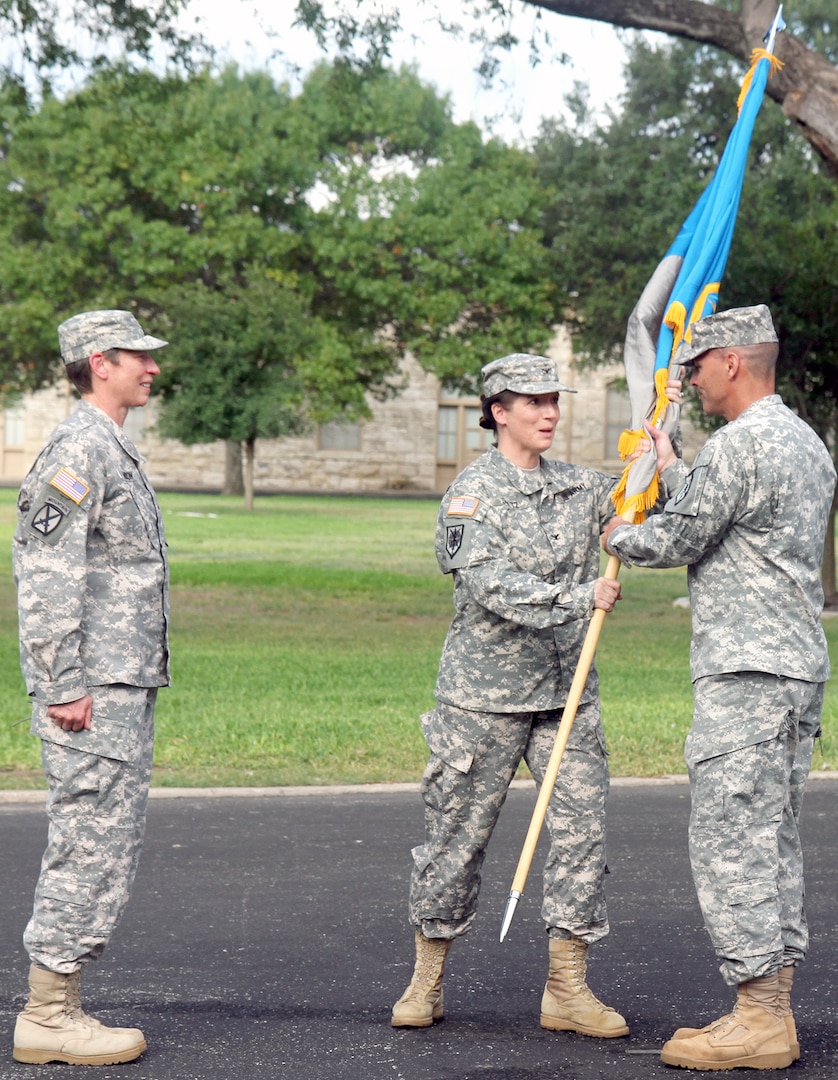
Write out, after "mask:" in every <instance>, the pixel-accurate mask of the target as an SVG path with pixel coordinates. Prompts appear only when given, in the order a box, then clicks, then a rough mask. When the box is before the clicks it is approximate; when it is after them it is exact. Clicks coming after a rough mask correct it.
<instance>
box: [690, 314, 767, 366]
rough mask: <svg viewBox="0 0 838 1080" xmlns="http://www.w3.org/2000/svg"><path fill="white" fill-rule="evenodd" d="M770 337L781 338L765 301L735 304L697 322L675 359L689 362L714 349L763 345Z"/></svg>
mask: <svg viewBox="0 0 838 1080" xmlns="http://www.w3.org/2000/svg"><path fill="white" fill-rule="evenodd" d="M769 341H777V331H776V330H775V329H774V322H773V320H772V318H771V312H770V311H769V310H768V308H767V307H766V306H765V304H757V306H756V307H743V308H731V309H730V310H729V311H717V312H716V313H715V314H714V315H707V316H706V317H705V318H703V319H698V320H697V322H694V323H693V326H692V333H691V338H690V340H689V341H684V342H683V343H682V345H681V347H680V349H679V351H678V355H677V356H676V357H675V359H676V361H677V362H678V363H679V364H689V363H690V362H691V361H692V360H695V359H696V357H699V356H701V355H702V353H706V352H708V351H709V350H710V349H725V348H728V347H730V346H734V345H762V344H764V343H765V342H769Z"/></svg>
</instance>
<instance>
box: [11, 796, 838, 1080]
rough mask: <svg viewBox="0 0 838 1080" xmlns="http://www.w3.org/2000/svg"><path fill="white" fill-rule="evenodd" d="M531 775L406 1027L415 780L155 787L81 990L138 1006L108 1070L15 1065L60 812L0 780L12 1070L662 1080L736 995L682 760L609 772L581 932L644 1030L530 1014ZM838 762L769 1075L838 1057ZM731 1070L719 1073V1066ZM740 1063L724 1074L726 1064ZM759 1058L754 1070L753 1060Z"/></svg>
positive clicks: (40, 1073) (540, 972) (170, 1076)
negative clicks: (693, 846) (436, 978)
mask: <svg viewBox="0 0 838 1080" xmlns="http://www.w3.org/2000/svg"><path fill="white" fill-rule="evenodd" d="M534 799H535V796H534V789H532V788H531V787H525V788H522V787H516V788H515V789H514V790H513V791H512V792H511V793H510V796H509V799H508V801H507V804H506V806H505V808H504V811H503V813H502V815H501V820H500V824H499V825H498V828H497V830H496V833H495V836H494V838H493V840H492V844H491V846H490V849H489V854H488V857H487V860H486V864H485V869H484V882H483V890H482V894H481V909H480V913H479V915H478V919H477V922H476V924H475V927H474V929H473V931H472V933H471V934H469V935H468V936H467V937H466V938H464V939H462V940H460V941H457V942H455V944H454V947H453V949H452V950H451V953H450V954H449V960H448V965H447V969H446V981H445V987H446V989H445V1006H446V1016H445V1020H444V1021H442V1022H441V1023H438V1024H435V1025H434V1026H433V1027H432V1028H427V1029H422V1030H410V1029H407V1030H405V1029H393V1028H391V1027H390V1025H389V1014H390V1008H391V1006H392V1004H393V1002H394V1001H395V999H396V998H397V997H398V996H399V995H400V993H401V992H402V990H403V989H404V986H405V985H406V984H407V981H408V979H409V977H410V972H411V968H412V950H413V942H412V931H411V929H410V927H409V926H408V924H407V921H406V893H407V882H408V873H409V866H410V855H409V851H410V848H411V847H412V846H413V845H414V844H415V843H417V842H418V840H419V838H420V836H421V830H422V808H421V801H420V798H419V796H418V794H417V792H416V790H415V789H411V790H401V789H384V790H381V789H376V790H372V791H357V790H346V791H338V792H331V791H323V790H320V791H318V792H316V793H309V794H306V795H302V796H300V795H297V794H296V793H292V792H284V793H281V794H280V793H272V794H270V795H268V794H264V793H263V794H262V795H259V794H255V795H234V796H232V797H231V796H229V795H228V796H226V797H214V796H213V795H211V794H205V793H193V794H189V795H187V796H185V797H168V798H161V797H156V798H154V799H153V800H152V803H151V807H150V811H149V821H148V834H147V840H146V846H145V851H144V853H143V859H142V862H141V865H140V871H139V875H138V878H137V882H136V885H135V888H134V893H133V896H132V899H131V903H130V905H129V908H128V911H127V913H126V915H125V917H124V918H123V921H122V923H121V924H120V926H119V928H118V929H117V932H116V935H115V937H114V940H113V941H112V943H111V945H110V947H109V948H108V950H107V951H106V953H105V955H104V956H103V958H102V959H101V960H100V961H99V962H98V963H97V964H94V965H91V966H90V967H88V969H87V970H86V972H85V975H84V978H83V983H82V990H83V998H84V1001H85V1006H86V1008H87V1009H88V1011H89V1012H91V1013H93V1014H94V1015H98V1016H99V1017H100V1018H101V1019H102V1020H104V1021H106V1022H109V1023H114V1024H121V1025H130V1026H138V1027H141V1028H142V1029H143V1030H144V1032H145V1034H146V1038H147V1040H148V1044H149V1048H148V1050H147V1052H146V1053H145V1054H144V1055H143V1056H142V1058H140V1059H139V1060H138V1061H136V1062H132V1063H129V1064H126V1065H119V1066H113V1067H112V1068H111V1069H109V1070H103V1069H102V1068H99V1069H91V1068H84V1067H82V1068H77V1067H71V1066H66V1065H45V1066H43V1065H42V1066H33V1065H19V1064H17V1063H15V1062H14V1061H13V1060H12V1057H11V1039H12V1029H13V1026H14V1017H15V1014H16V1013H17V1012H18V1010H19V1009H20V1008H21V1006H22V1003H23V999H24V982H25V974H26V970H27V961H26V957H25V955H24V953H23V950H22V946H21V943H20V937H21V933H22V930H23V927H24V925H25V923H26V920H27V918H28V915H29V910H30V905H31V896H32V889H33V887H34V883H35V878H36V875H37V870H38V864H39V860H40V856H41V852H42V850H43V845H44V840H45V836H46V821H45V817H44V813H43V808H42V806H40V805H38V804H36V803H32V802H3V803H0V829H2V834H1V835H2V840H0V850H1V851H2V874H0V927H2V933H3V942H4V944H3V949H2V961H0V1080H26V1078H27V1077H36V1076H37V1077H43V1078H46V1080H52V1078H54V1077H64V1078H67V1077H69V1076H70V1074H72V1077H73V1078H77V1077H78V1078H81V1077H83V1076H85V1075H91V1076H93V1075H97V1076H101V1075H102V1073H103V1072H106V1073H107V1074H108V1075H119V1076H124V1077H125V1078H126V1080H548V1078H549V1080H552V1078H555V1077H566V1078H569V1080H606V1078H607V1080H641V1078H642V1080H647V1078H649V1080H654V1078H656V1077H669V1078H674V1077H677V1076H683V1077H686V1076H695V1075H697V1074H694V1073H688V1072H686V1071H685V1070H680V1069H672V1068H669V1067H667V1066H665V1065H662V1064H661V1063H660V1061H659V1058H658V1054H659V1051H660V1047H661V1044H662V1043H663V1041H664V1040H665V1039H666V1038H668V1037H669V1036H670V1035H671V1033H672V1031H673V1030H674V1028H676V1027H678V1026H679V1025H682V1024H690V1025H695V1026H698V1025H700V1024H703V1023H706V1022H707V1021H709V1020H711V1019H714V1018H715V1017H717V1016H719V1015H720V1014H722V1013H723V1012H726V1011H727V1010H728V1009H729V1007H730V1005H731V1003H732V1000H733V995H732V992H731V991H730V990H729V989H727V988H726V987H725V986H724V984H723V983H722V980H721V977H720V976H719V974H718V971H717V969H716V964H715V961H714V958H713V955H712V951H711V949H710V946H709V941H708V939H707V936H706V934H705V931H704V929H703V926H702V923H701V917H700V913H699V910H698V907H697V904H696V901H695V896H694V892H693V888H692V883H691V879H690V874H689V867H688V863H687V855H686V828H687V818H688V814H689V792H688V788H687V786H686V785H685V784H683V783H668V784H667V783H664V784H655V783H615V785H614V787H613V788H612V793H611V800H610V804H609V866H610V871H611V872H610V876H609V879H608V897H609V913H610V918H611V934H610V936H609V937H608V938H607V939H606V941H605V942H603V943H601V944H599V945H597V946H595V947H593V948H592V949H591V952H590V969H589V982H590V984H591V986H592V988H593V989H594V991H595V992H596V993H597V994H598V995H599V996H600V997H602V998H603V999H604V1000H605V1001H607V1002H608V1003H609V1004H612V1005H614V1006H615V1007H616V1008H618V1009H619V1010H620V1011H621V1012H622V1013H623V1014H624V1015H625V1016H626V1018H627V1020H628V1022H629V1026H630V1028H631V1034H630V1035H629V1036H628V1037H626V1038H621V1039H607V1040H606V1039H588V1038H585V1037H583V1036H579V1035H574V1034H568V1033H563V1032H548V1031H544V1030H543V1029H542V1028H541V1027H540V1026H539V1023H538V1016H539V1003H540V998H541V992H542V988H543V984H544V980H545V977H546V966H547V943H546V938H545V935H544V931H543V929H542V927H541V922H540V918H539V907H540V903H539V893H540V888H541V882H540V872H539V867H540V862H541V859H542V857H543V850H542V848H541V847H539V850H538V851H537V852H536V856H535V860H534V863H533V870H532V872H531V874H530V879H529V881H528V883H527V888H526V890H525V893H524V896H523V898H522V900H521V902H520V903H519V905H518V909H517V912H516V915H515V919H514V922H513V924H512V928H511V930H510V932H509V934H508V936H507V938H506V940H505V941H504V943H503V944H501V943H500V942H499V940H498V937H499V930H500V924H501V919H502V917H503V912H504V908H505V906H506V898H507V895H508V892H509V887H510V883H511V880H512V876H513V874H514V871H515V867H516V864H517V860H518V855H519V853H520V849H521V844H522V842H523V839H524V836H525V833H526V829H527V825H528V824H529V820H530V815H531V812H532V807H533V804H534ZM836 800H838V778H836V779H817V780H813V781H811V782H810V785H809V790H808V792H807V796H806V805H805V807H804V820H803V834H804V843H805V850H806V860H807V871H806V880H807V904H808V913H809V922H810V928H811V935H812V941H811V951H810V958H809V959H808V960H807V962H806V963H805V964H804V965H803V966H802V967H800V968H799V969H798V974H797V978H796V982H795V1000H794V1004H795V1016H796V1020H797V1026H798V1031H799V1037H800V1044H801V1049H802V1056H801V1059H800V1061H799V1062H797V1063H796V1064H795V1065H793V1066H791V1067H790V1068H788V1069H784V1070H776V1071H772V1072H771V1073H769V1074H766V1075H770V1076H772V1077H774V1076H776V1077H789V1078H791V1080H814V1078H818V1080H835V1078H836V1077H838V985H836V978H835V969H836V960H838V944H837V943H836V937H835V927H836V925H838V864H837V863H836V859H835V819H836ZM709 1075H717V1074H709ZM726 1075H730V1074H726ZM749 1075H754V1074H753V1073H749Z"/></svg>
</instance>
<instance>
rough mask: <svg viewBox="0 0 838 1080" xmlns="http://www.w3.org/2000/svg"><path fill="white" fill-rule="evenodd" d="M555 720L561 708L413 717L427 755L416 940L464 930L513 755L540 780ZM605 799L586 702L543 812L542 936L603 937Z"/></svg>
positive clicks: (414, 884)
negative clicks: (545, 843) (545, 836)
mask: <svg viewBox="0 0 838 1080" xmlns="http://www.w3.org/2000/svg"><path fill="white" fill-rule="evenodd" d="M560 719H561V709H557V710H552V711H549V712H537V713H477V712H467V711H465V710H463V709H457V708H454V707H453V706H451V705H445V704H440V705H438V706H437V708H436V709H435V710H434V712H432V713H426V714H425V716H423V717H422V726H423V730H424V733H425V737H426V739H427V741H428V745H429V747H430V750H431V756H430V760H429V761H428V765H427V767H426V769H425V773H424V776H423V779H422V797H423V799H424V803H425V840H424V843H423V844H420V845H419V846H418V847H415V848H414V849H413V851H412V855H413V873H412V875H411V883H410V904H409V914H410V921H411V922H412V923H413V925H414V926H416V927H419V928H420V929H421V930H422V932H423V933H424V935H425V936H426V937H432V938H454V937H457V936H459V935H460V934H464V933H466V931H467V930H469V929H470V927H471V925H472V923H473V921H474V917H475V914H476V911H477V902H478V894H479V891H480V879H481V871H482V867H483V861H484V857H485V853H486V847H487V845H488V843H489V839H490V838H491V835H492V831H493V829H494V827H495V824H496V823H497V820H498V815H499V814H500V810H501V807H502V806H503V804H504V801H505V800H506V795H507V791H508V789H509V784H510V782H511V781H512V779H513V777H514V776H515V772H516V770H517V768H518V765H519V763H520V762H521V760H522V759H523V760H524V761H525V762H526V763H527V765H528V767H529V769H530V771H531V772H532V774H533V776H534V778H535V780H536V783H538V784H540V783H541V781H542V778H543V776H544V770H545V768H546V766H547V762H548V759H549V757H550V753H551V751H552V749H553V744H554V742H555V738H556V731H557V728H558V724H559V721H560ZM607 794H608V764H607V761H606V755H605V737H604V734H603V731H602V724H601V722H600V711H599V703H598V702H590V703H586V704H584V705H581V706H580V707H579V709H578V711H577V715H576V721H575V723H574V726H573V729H572V731H571V734H570V739H569V741H568V745H567V749H566V751H565V754H564V757H563V759H562V764H561V768H560V769H559V775H558V778H557V781H556V784H555V787H554V791H553V795H552V797H551V799H550V802H549V804H548V808H547V815H546V826H547V831H548V835H549V840H550V847H549V851H548V854H547V860H546V863H545V865H544V872H543V904H542V910H541V914H542V918H543V920H544V922H545V924H546V926H547V928H548V930H549V931H550V933H551V935H552V936H556V937H568V936H569V935H570V934H574V935H576V936H577V937H580V938H582V939H583V940H584V941H586V942H588V943H592V942H594V941H597V940H599V939H600V938H602V937H604V936H605V935H606V934H607V933H608V916H607V913H606V907H605V889H604V883H603V877H604V874H605V872H606V867H605V802H606V797H607ZM521 839H522V842H523V837H522V838H521ZM513 869H514V868H512V867H511V868H510V874H511V872H512V870H513Z"/></svg>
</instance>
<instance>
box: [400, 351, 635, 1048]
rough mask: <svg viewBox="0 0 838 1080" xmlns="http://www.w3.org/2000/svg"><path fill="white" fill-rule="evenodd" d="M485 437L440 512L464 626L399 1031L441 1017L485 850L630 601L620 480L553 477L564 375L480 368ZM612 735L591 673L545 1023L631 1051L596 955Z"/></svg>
mask: <svg viewBox="0 0 838 1080" xmlns="http://www.w3.org/2000/svg"><path fill="white" fill-rule="evenodd" d="M483 380H484V382H483V389H484V393H483V399H482V400H483V420H482V421H481V423H482V425H483V426H484V427H487V428H490V429H494V430H495V432H496V434H497V445H496V446H495V447H493V448H491V449H489V450H487V451H486V452H485V453H484V454H483V455H482V456H481V457H479V458H478V459H477V460H476V461H474V462H473V463H472V464H471V465H469V466H468V468H466V469H465V470H464V471H463V472H462V473H460V475H459V476H458V477H457V479H456V480H455V481H454V482H453V484H452V485H451V487H450V488H449V490H448V491H447V492H446V494H445V496H444V498H443V500H442V505H441V507H440V511H439V517H438V522H437V533H436V555H437V560H438V562H439V566H440V569H441V570H442V572H443V573H444V574H451V575H452V576H453V581H454V607H455V610H456V614H455V616H454V620H453V622H452V624H451V627H450V629H449V631H448V635H447V637H446V640H445V645H444V648H443V652H442V659H441V662H440V667H439V677H438V681H437V685H436V698H437V707H436V709H435V710H434V711H433V712H431V713H428V714H427V715H425V716H424V717H423V718H422V725H423V730H424V734H425V737H426V739H427V742H428V746H429V748H430V752H431V753H430V760H429V762H428V766H427V768H426V770H425V774H424V778H423V781H422V793H423V798H424V802H425V839H424V842H423V843H422V844H420V845H419V846H418V847H416V848H414V849H413V872H412V878H411V885H410V921H411V923H412V924H413V926H414V929H415V946H416V964H415V970H414V974H413V979H412V980H411V983H410V985H409V986H408V988H407V990H406V991H405V993H404V994H403V995H402V997H401V998H400V999H399V1001H398V1002H397V1003H396V1005H395V1006H394V1009H393V1015H392V1020H391V1022H392V1024H393V1026H395V1027H427V1026H430V1025H431V1024H432V1023H433V1022H434V1021H435V1020H438V1019H440V1018H441V1017H442V1014H443V1003H442V969H443V964H444V961H445V957H446V954H447V952H448V949H449V947H450V945H451V942H452V941H453V939H454V938H456V937H459V936H460V935H462V934H464V933H466V932H467V931H468V930H469V928H470V927H471V925H472V922H473V920H474V917H475V912H476V910H477V900H478V892H479V889H480V874H481V867H482V864H483V858H484V854H485V851H486V846H487V844H488V842H489V839H490V837H491V835H492V830H493V829H494V826H495V823H496V822H497V819H498V814H499V813H500V809H501V807H502V805H503V803H504V800H505V798H506V793H507V790H508V788H509V784H510V781H511V780H512V778H513V777H514V775H515V772H516V770H517V768H518V765H519V763H520V762H521V760H522V759H523V760H524V761H525V762H526V763H527V765H528V766H529V768H530V770H531V772H532V774H533V776H534V777H535V780H536V782H537V783H540V782H541V780H542V777H543V775H544V770H545V767H546V765H547V761H548V759H549V757H550V753H551V750H552V748H553V744H554V742H555V737H556V731H557V728H558V725H559V723H560V721H561V718H562V709H563V706H564V705H565V702H566V701H567V696H568V690H569V688H570V684H571V682H572V679H573V675H574V672H575V670H576V666H577V662H578V659H579V654H580V650H581V646H582V642H583V639H584V636H585V632H586V630H587V626H588V622H589V620H590V616H591V614H592V612H593V610H594V608H595V607H599V608H603V609H604V610H606V611H610V610H611V609H612V608H613V607H614V604H615V602H616V601H617V599H618V598H619V593H620V586H619V583H618V582H616V581H610V580H608V579H606V578H602V577H600V576H599V536H600V533H601V530H602V528H603V527H604V525H605V524H606V523H607V522H608V520H609V519H610V518H611V516H612V514H613V506H612V503H611V493H612V491H613V489H614V486H615V479H614V477H611V476H606V475H604V474H602V473H598V472H594V471H593V470H591V469H586V468H580V467H577V466H574V465H568V464H565V463H564V462H561V461H548V460H545V459H544V458H543V457H541V454H542V453H543V452H545V451H546V450H547V449H549V447H550V445H551V444H552V441H553V435H554V433H555V429H556V424H557V422H558V419H559V405H558V402H559V393H560V392H564V391H569V390H570V388H569V387H567V386H565V385H563V384H562V383H561V382H560V381H559V377H558V372H557V370H556V365H555V363H554V362H553V361H552V360H549V359H547V358H545V357H543V356H530V355H527V354H513V355H511V356H506V357H503V358H502V359H500V360H495V361H494V362H493V363H491V364H488V365H486V367H484V368H483ZM605 755H606V751H605V736H604V734H603V729H602V724H601V721H600V707H599V695H598V677H597V672H596V669H595V668H593V667H592V669H591V673H590V675H589V676H588V681H587V685H586V687H585V691H584V694H583V696H582V700H581V703H580V706H579V709H578V712H577V716H576V721H575V724H574V727H573V729H572V732H571V735H570V740H569V743H568V746H567V750H566V753H565V756H564V759H563V761H562V766H561V769H560V771H559V776H558V780H557V783H556V785H555V789H554V792H553V795H552V798H551V800H550V803H549V807H548V810H547V818H546V821H547V828H548V832H549V836H550V849H549V853H548V855H547V860H546V864H545V868H544V899H543V907H542V917H543V919H544V923H545V926H546V928H547V931H548V934H549V978H548V981H547V985H546V987H545V990H544V994H543V998H542V1003H541V1023H542V1025H543V1026H544V1027H546V1028H551V1029H554V1030H566V1031H577V1032H581V1033H583V1034H585V1035H591V1036H601V1037H606V1038H607V1037H612V1036H619V1035H626V1034H627V1033H628V1027H627V1025H626V1022H625V1020H624V1019H623V1017H622V1016H620V1015H619V1013H617V1012H616V1011H615V1010H614V1009H612V1008H609V1007H607V1006H606V1005H604V1004H603V1003H602V1002H601V1001H599V1000H598V999H597V998H596V997H595V996H594V995H593V993H592V992H591V991H590V989H589V988H588V986H587V983H586V981H585V973H586V954H587V948H588V945H589V944H592V943H593V942H596V941H599V940H600V939H601V938H603V937H604V936H605V935H606V934H607V933H608V918H607V914H606V906H605V896H604V890H603V875H604V873H605V801H606V794H607V790H608V766H607V763H606V756H605Z"/></svg>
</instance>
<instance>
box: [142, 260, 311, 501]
mask: <svg viewBox="0 0 838 1080" xmlns="http://www.w3.org/2000/svg"><path fill="white" fill-rule="evenodd" d="M163 299H164V304H165V311H166V318H167V320H168V321H170V322H171V324H172V326H173V327H174V330H175V333H176V335H177V341H176V343H175V359H174V362H173V363H172V365H169V366H168V367H166V366H164V368H163V372H162V374H161V375H160V376H159V377H158V380H157V381H158V384H159V388H160V389H161V390H162V395H163V401H164V403H165V407H164V409H163V411H162V414H161V419H160V425H159V426H160V432H161V434H162V435H164V436H165V435H170V436H172V437H174V438H177V439H180V441H181V442H184V443H186V444H187V445H191V444H194V443H205V442H214V441H215V440H216V439H224V440H226V441H227V442H229V443H234V444H238V445H239V446H243V447H244V459H245V460H244V496H245V507H246V509H248V510H252V509H253V459H254V450H255V446H256V439H257V438H259V437H262V438H276V437H278V436H281V435H293V434H297V433H298V432H300V431H301V430H302V429H303V427H304V423H305V421H304V416H303V411H302V408H301V406H302V404H303V402H304V398H305V382H304V378H303V377H302V376H301V374H300V372H301V369H302V368H303V367H304V365H305V362H306V358H307V357H310V356H311V355H312V354H317V355H318V356H321V355H322V345H321V342H320V341H319V337H320V336H321V335H323V334H325V333H326V329H325V328H324V327H321V326H320V325H319V324H318V323H317V321H316V320H312V319H311V318H310V317H309V315H308V312H307V311H306V310H305V308H304V305H303V303H302V302H301V299H300V297H299V295H298V294H297V293H295V292H294V291H292V290H290V289H285V288H282V287H281V286H280V287H277V285H276V284H275V283H273V282H270V281H269V280H268V279H267V278H262V279H259V278H254V279H251V280H248V281H246V282H245V284H244V285H237V284H235V283H234V284H232V285H230V286H228V287H226V288H222V289H217V290H216V289H212V290H211V289H207V288H206V287H205V286H204V285H202V284H201V283H199V282H191V283H189V284H187V285H182V286H178V287H175V288H172V289H170V290H169V291H168V292H167V293H166V294H165V296H164V298H163Z"/></svg>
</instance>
